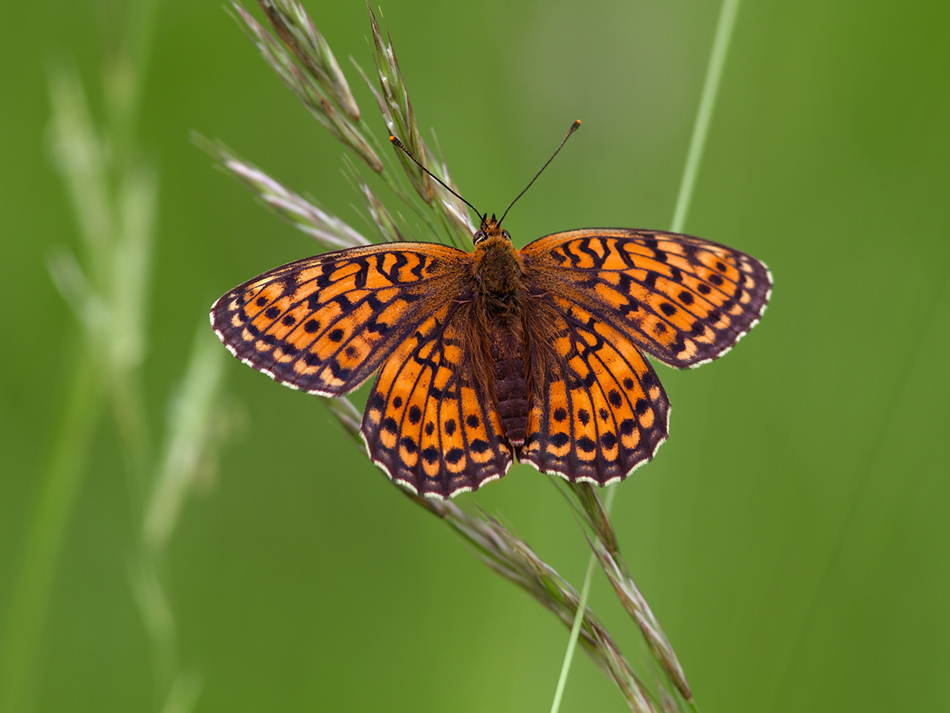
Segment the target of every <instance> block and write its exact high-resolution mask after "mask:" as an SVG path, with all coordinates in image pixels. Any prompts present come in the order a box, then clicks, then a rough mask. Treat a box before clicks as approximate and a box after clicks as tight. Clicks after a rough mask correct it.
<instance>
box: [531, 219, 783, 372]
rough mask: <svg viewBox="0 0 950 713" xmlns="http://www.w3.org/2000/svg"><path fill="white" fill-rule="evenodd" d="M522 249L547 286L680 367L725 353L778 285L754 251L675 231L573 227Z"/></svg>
mask: <svg viewBox="0 0 950 713" xmlns="http://www.w3.org/2000/svg"><path fill="white" fill-rule="evenodd" d="M521 255H522V257H523V258H524V260H525V263H526V265H529V266H530V274H531V277H532V280H533V281H534V282H535V284H537V285H538V286H539V287H540V288H541V289H544V290H546V291H548V292H551V293H553V294H557V295H559V296H561V297H563V298H565V299H568V300H570V301H572V302H574V303H576V304H577V305H579V306H582V307H583V308H584V309H586V310H588V311H589V312H590V313H591V314H592V315H593V316H594V317H595V318H596V319H598V320H600V321H602V322H605V323H607V324H610V325H611V326H613V327H614V328H615V329H617V330H618V331H619V332H621V333H622V334H625V335H627V336H628V338H629V339H630V340H631V341H633V342H634V343H635V344H636V345H637V346H639V347H640V348H641V349H643V350H644V351H646V352H647V353H648V354H651V355H652V356H654V357H656V358H657V359H659V360H660V361H662V362H663V363H664V364H667V365H669V366H674V367H678V368H684V367H696V366H699V365H701V364H705V363H706V362H708V361H711V360H713V359H716V358H718V357H720V356H722V355H723V354H725V353H726V352H727V351H729V349H731V348H732V347H733V346H734V345H735V343H736V342H737V341H739V339H740V338H741V337H742V336H743V335H744V334H746V333H747V332H748V331H749V330H750V329H752V327H754V326H755V325H756V323H757V322H758V321H759V318H760V317H761V316H762V313H763V311H764V310H765V306H766V304H767V303H768V300H769V296H770V294H771V289H772V277H771V275H770V274H769V271H768V268H767V267H766V266H765V264H764V263H762V262H760V261H759V260H756V259H755V258H754V257H752V256H750V255H746V254H745V253H743V252H740V251H738V250H733V249H732V248H729V247H726V246H725V245H719V244H718V243H714V242H711V241H709V240H703V239H702V238H694V237H691V236H689V235H679V234H677V233H664V232H660V231H648V230H628V229H622V228H621V229H616V228H600V229H585V230H572V231H568V232H564V233H556V234H554V235H548V236H546V237H543V238H540V239H538V240H535V241H534V242H532V243H530V244H528V245H527V246H525V248H524V249H523V250H522V251H521Z"/></svg>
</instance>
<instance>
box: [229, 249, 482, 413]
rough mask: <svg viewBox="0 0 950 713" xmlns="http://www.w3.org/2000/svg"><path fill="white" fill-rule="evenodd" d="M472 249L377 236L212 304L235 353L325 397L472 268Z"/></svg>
mask: <svg viewBox="0 0 950 713" xmlns="http://www.w3.org/2000/svg"><path fill="white" fill-rule="evenodd" d="M470 264H471V256H470V255H469V254H468V253H466V252H463V251H461V250H457V249H456V248H451V247H447V246H444V245H436V244H431V243H392V244H388V245H370V246H366V247H359V248H349V249H347V250H339V251H336V252H330V253H324V254H323V255H318V256H316V257H312V258H307V259H305V260H298V261H297V262H292V263H290V264H288V265H284V266H283V267H278V268H276V269H274V270H271V271H269V272H265V273H264V274H263V275H260V276H258V277H255V278H254V279H253V280H249V281H248V282H246V283H244V284H243V285H240V286H239V287H236V288H235V289H233V290H231V291H230V292H228V293H227V294H225V295H224V296H223V297H221V299H219V300H218V301H217V302H215V303H214V305H213V306H212V307H211V325H212V327H213V328H214V331H215V333H216V334H217V335H218V337H219V338H220V339H221V341H222V342H224V344H225V346H227V348H228V349H229V350H230V351H231V353H232V354H234V356H236V357H237V358H238V359H240V360H241V361H243V362H244V363H245V364H248V365H249V366H251V367H253V368H255V369H257V370H258V371H261V372H263V373H265V374H267V375H268V376H270V377H271V378H273V379H275V380H277V381H279V382H280V383H282V384H285V385H286V386H290V387H291V388H294V389H300V390H303V391H307V392H309V393H312V394H319V395H321V396H339V395H341V394H345V393H348V392H350V391H352V390H353V389H355V388H356V387H358V386H359V385H360V384H361V383H363V382H364V381H365V380H366V379H367V378H369V377H370V376H371V375H372V374H373V373H374V372H376V371H377V370H378V369H379V368H380V366H381V365H382V364H383V362H384V360H385V359H386V358H387V357H388V356H389V355H390V354H391V353H392V352H393V351H394V350H396V349H397V348H398V347H399V346H400V345H401V344H403V343H404V342H405V341H406V340H407V339H408V338H409V337H410V335H412V333H413V332H414V331H415V330H416V328H417V327H418V326H419V325H420V324H421V323H422V322H423V321H424V320H425V318H426V314H427V313H428V312H431V311H433V310H434V309H435V308H436V305H437V304H438V303H441V302H444V301H445V298H446V296H448V297H449V298H451V296H452V291H453V290H458V289H460V288H459V287H458V285H459V280H460V279H461V276H462V275H464V274H467V272H470V268H469V266H470Z"/></svg>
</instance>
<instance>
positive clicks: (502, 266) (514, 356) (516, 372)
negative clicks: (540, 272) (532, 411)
mask: <svg viewBox="0 0 950 713" xmlns="http://www.w3.org/2000/svg"><path fill="white" fill-rule="evenodd" d="M472 269H473V277H474V279H475V302H476V310H477V313H478V322H479V323H480V335H479V336H480V338H481V339H482V344H483V348H484V353H485V355H486V357H487V360H488V361H489V363H490V365H491V366H490V368H491V371H492V375H493V376H494V378H493V379H490V383H491V386H492V387H493V389H492V391H494V397H495V402H496V403H497V405H498V415H499V416H500V418H501V422H502V427H503V429H504V431H505V435H506V436H507V438H508V441H509V443H511V445H512V446H515V447H516V448H518V447H520V446H521V445H523V444H524V440H525V433H526V429H527V423H528V386H527V374H526V368H525V364H526V359H525V354H526V351H527V344H526V339H525V330H524V324H523V317H524V308H523V304H522V300H523V299H524V294H525V276H524V264H523V262H522V260H521V256H520V255H519V254H518V251H517V250H515V248H514V246H513V245H512V244H511V239H510V238H509V237H508V234H507V233H505V232H504V231H502V230H501V228H500V227H499V226H498V223H497V222H495V221H494V216H493V217H492V220H491V221H490V222H489V221H484V220H483V221H482V230H481V231H479V233H478V234H476V243H475V251H474V253H473V255H472Z"/></svg>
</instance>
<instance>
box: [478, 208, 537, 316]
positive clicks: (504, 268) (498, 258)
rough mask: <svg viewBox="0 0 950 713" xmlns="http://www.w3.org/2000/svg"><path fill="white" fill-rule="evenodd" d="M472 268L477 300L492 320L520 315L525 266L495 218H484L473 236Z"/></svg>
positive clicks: (509, 238)
mask: <svg viewBox="0 0 950 713" xmlns="http://www.w3.org/2000/svg"><path fill="white" fill-rule="evenodd" d="M472 268H473V271H474V276H475V284H476V290H477V294H478V297H479V299H480V301H481V302H482V303H483V304H484V306H485V309H486V310H488V312H489V314H491V315H492V317H494V318H500V319H502V320H504V319H505V318H506V317H509V316H516V315H518V314H520V312H521V309H520V307H521V298H522V296H523V294H524V289H525V287H524V263H523V262H522V260H521V256H520V255H519V254H518V251H517V250H515V247H514V245H512V244H511V237H510V236H509V235H508V233H507V232H506V231H503V230H502V229H501V226H500V225H499V224H498V222H497V221H496V220H495V216H492V217H491V218H490V219H483V220H482V227H481V230H479V231H478V232H477V233H476V234H475V251H474V253H473V254H472Z"/></svg>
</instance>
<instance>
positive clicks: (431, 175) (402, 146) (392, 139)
mask: <svg viewBox="0 0 950 713" xmlns="http://www.w3.org/2000/svg"><path fill="white" fill-rule="evenodd" d="M389 141H390V142H391V143H392V145H393V146H395V147H396V148H397V149H399V150H400V151H402V152H403V153H404V154H406V156H408V157H409V158H410V159H412V162H413V163H414V164H416V165H417V166H418V167H419V168H421V169H422V170H423V171H425V172H426V174H427V175H428V176H429V178H432V179H433V180H435V181H438V183H439V185H441V186H442V187H443V188H444V189H445V190H447V191H448V192H449V193H451V194H452V195H453V196H455V197H456V198H458V199H459V200H460V201H462V203H464V204H465V205H467V206H468V207H469V208H471V209H472V210H474V211H475V212H476V213H477V214H478V217H479V218H481V217H482V214H481V212H479V210H478V208H476V207H475V206H473V205H472V204H471V203H469V202H468V201H467V200H465V199H464V198H462V196H460V195H459V194H458V193H456V192H455V191H454V190H452V189H451V188H450V187H449V186H448V185H447V184H446V183H445V181H443V180H442V179H441V178H439V177H438V176H436V175H435V174H434V173H432V171H430V170H429V169H428V168H426V167H425V166H423V165H422V164H421V163H420V162H419V159H417V158H416V157H415V156H413V155H412V154H411V153H409V149H407V148H406V145H405V144H404V143H403V142H402V141H400V140H399V139H397V138H396V137H395V136H390V137H389Z"/></svg>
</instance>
